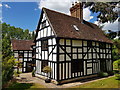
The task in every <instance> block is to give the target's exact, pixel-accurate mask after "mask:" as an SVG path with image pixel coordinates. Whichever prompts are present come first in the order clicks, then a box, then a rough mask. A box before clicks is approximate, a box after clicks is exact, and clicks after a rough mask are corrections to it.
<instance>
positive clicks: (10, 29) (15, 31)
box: [0, 23, 32, 86]
mask: <svg viewBox="0 0 120 90" xmlns="http://www.w3.org/2000/svg"><path fill="white" fill-rule="evenodd" d="M0 26H2V40H0V43H2V46H1V47H2V55H1V56H0V57H2V85H3V86H4V85H5V84H6V83H7V82H9V81H10V80H11V79H12V78H13V73H14V69H13V67H14V65H15V59H14V57H13V52H12V50H11V39H21V40H30V39H32V35H30V33H29V30H23V29H21V28H16V27H14V26H10V25H9V24H6V23H0ZM0 28H1V27H0ZM1 47H0V49H1Z"/></svg>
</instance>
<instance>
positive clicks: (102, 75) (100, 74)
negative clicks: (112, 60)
mask: <svg viewBox="0 0 120 90" xmlns="http://www.w3.org/2000/svg"><path fill="white" fill-rule="evenodd" d="M98 76H99V77H107V76H108V73H107V72H99V73H98Z"/></svg>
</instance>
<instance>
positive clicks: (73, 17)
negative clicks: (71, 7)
mask: <svg viewBox="0 0 120 90" xmlns="http://www.w3.org/2000/svg"><path fill="white" fill-rule="evenodd" d="M42 9H44V10H49V11H52V12H55V13H59V14H62V15H65V16H68V17H70V18H74V19H77V20H79V18H76V17H73V16H70V15H68V14H65V13H62V12H58V11H56V10H51V9H48V8H45V7H43V8H42ZM79 21H80V20H79ZM83 22H87V23H90V24H93V25H95V26H97V25H96V24H94V23H92V22H88V21H86V20H84V19H83Z"/></svg>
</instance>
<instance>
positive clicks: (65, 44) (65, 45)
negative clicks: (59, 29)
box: [64, 39, 66, 79]
mask: <svg viewBox="0 0 120 90" xmlns="http://www.w3.org/2000/svg"><path fill="white" fill-rule="evenodd" d="M64 48H65V51H66V39H65V40H64ZM64 61H65V63H64V79H66V53H65V54H64Z"/></svg>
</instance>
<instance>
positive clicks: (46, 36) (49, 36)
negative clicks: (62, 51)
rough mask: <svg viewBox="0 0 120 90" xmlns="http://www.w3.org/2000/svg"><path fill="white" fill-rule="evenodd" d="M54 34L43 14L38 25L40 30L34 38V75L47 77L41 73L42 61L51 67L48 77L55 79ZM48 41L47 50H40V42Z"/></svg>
mask: <svg viewBox="0 0 120 90" xmlns="http://www.w3.org/2000/svg"><path fill="white" fill-rule="evenodd" d="M44 21H46V24H45V26H44V27H43V25H42V24H43V23H42V22H44ZM54 35H55V34H54V32H53V31H52V29H51V27H50V24H49V21H48V19H47V18H46V16H45V14H44V13H43V17H42V20H41V23H40V28H39V31H38V35H37V37H36V74H39V75H43V76H47V75H46V74H45V73H44V72H42V69H41V66H42V61H44V60H46V61H48V66H50V67H51V69H52V72H51V73H50V75H49V77H50V78H52V79H57V74H56V73H57V63H56V62H57V46H56V38H55V37H54ZM42 40H47V41H48V50H47V51H42V50H41V41H42Z"/></svg>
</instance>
